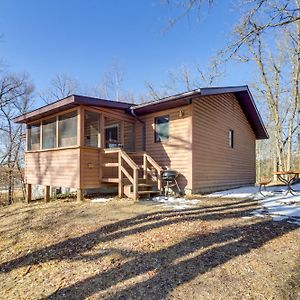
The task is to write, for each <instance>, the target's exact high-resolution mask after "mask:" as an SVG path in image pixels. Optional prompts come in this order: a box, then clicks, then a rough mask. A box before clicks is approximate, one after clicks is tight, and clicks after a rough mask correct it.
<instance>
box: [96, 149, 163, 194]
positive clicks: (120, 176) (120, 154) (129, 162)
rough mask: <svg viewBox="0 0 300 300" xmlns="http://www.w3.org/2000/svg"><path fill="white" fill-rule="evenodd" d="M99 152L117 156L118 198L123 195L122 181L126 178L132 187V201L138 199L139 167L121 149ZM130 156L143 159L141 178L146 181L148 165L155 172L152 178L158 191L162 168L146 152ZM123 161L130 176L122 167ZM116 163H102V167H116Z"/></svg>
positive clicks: (160, 183)
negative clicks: (130, 171)
mask: <svg viewBox="0 0 300 300" xmlns="http://www.w3.org/2000/svg"><path fill="white" fill-rule="evenodd" d="M101 151H102V152H103V153H104V154H118V163H117V164H118V181H119V196H120V197H123V194H124V181H123V179H124V178H125V177H126V178H127V179H128V180H129V181H130V182H131V183H132V185H133V195H132V196H133V199H134V200H136V199H138V183H139V182H138V170H139V169H140V167H139V166H138V165H137V164H136V163H135V162H134V160H133V159H132V158H131V157H130V156H129V155H128V153H126V152H125V151H124V150H123V149H122V148H112V149H101ZM130 155H131V156H140V157H143V165H142V168H143V178H144V179H145V180H146V179H147V174H148V170H149V168H148V165H151V166H152V167H153V168H154V169H155V170H156V172H155V173H156V174H154V175H153V176H155V177H156V179H157V187H158V190H159V191H160V190H161V188H162V178H161V172H162V170H163V169H162V168H161V166H160V165H159V164H158V163H157V162H156V161H155V160H154V159H153V158H152V157H151V156H150V155H148V154H147V153H146V152H138V153H137V152H135V153H130ZM123 161H124V162H125V163H126V164H127V165H128V166H129V167H130V168H131V169H132V171H133V172H132V174H133V175H132V176H131V174H130V173H129V172H128V171H127V169H126V168H125V167H124V166H123ZM115 164H116V163H111V162H109V163H104V166H106V165H107V166H108V167H112V166H116V165H115Z"/></svg>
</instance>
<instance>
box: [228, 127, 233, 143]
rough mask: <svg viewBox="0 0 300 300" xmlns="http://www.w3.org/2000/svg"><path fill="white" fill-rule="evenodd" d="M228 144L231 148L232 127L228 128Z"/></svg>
mask: <svg viewBox="0 0 300 300" xmlns="http://www.w3.org/2000/svg"><path fill="white" fill-rule="evenodd" d="M228 146H229V147H230V148H233V130H232V129H229V130H228Z"/></svg>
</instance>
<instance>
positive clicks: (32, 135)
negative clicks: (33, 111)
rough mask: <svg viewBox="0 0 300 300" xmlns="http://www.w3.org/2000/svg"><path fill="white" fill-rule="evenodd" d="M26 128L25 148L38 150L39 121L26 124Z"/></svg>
mask: <svg viewBox="0 0 300 300" xmlns="http://www.w3.org/2000/svg"><path fill="white" fill-rule="evenodd" d="M27 129H28V143H27V150H39V149H40V123H37V124H31V125H28V126H27Z"/></svg>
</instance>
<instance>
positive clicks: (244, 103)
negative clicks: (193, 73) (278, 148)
mask: <svg viewBox="0 0 300 300" xmlns="http://www.w3.org/2000/svg"><path fill="white" fill-rule="evenodd" d="M227 93H232V94H234V95H235V96H236V98H237V100H238V102H239V104H240V106H241V108H242V110H243V112H244V114H245V116H246V118H247V120H248V122H249V123H250V125H251V127H252V129H253V132H254V133H255V136H256V138H257V139H268V138H269V135H268V132H267V130H266V128H265V126H264V123H263V121H262V118H261V116H260V114H259V112H258V110H257V107H256V105H255V102H254V99H253V97H252V94H251V92H250V90H249V88H248V86H233V87H210V88H201V89H197V90H194V91H190V92H187V93H182V94H177V95H174V96H171V97H166V98H163V99H160V100H156V101H152V102H148V103H144V104H140V105H136V106H134V107H132V108H131V109H132V111H134V113H135V114H136V115H137V116H142V115H145V114H149V113H153V112H158V111H161V110H165V109H171V108H176V107H179V106H183V105H188V104H191V103H192V101H193V100H194V99H199V100H201V97H203V96H212V95H219V94H227Z"/></svg>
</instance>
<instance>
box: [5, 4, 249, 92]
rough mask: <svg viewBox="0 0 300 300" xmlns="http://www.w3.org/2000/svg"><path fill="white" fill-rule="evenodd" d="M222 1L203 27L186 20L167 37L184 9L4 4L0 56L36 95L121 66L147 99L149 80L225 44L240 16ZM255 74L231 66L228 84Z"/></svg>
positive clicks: (203, 60)
mask: <svg viewBox="0 0 300 300" xmlns="http://www.w3.org/2000/svg"><path fill="white" fill-rule="evenodd" d="M220 2H221V3H220ZM220 2H219V3H218V5H217V6H216V7H214V9H213V10H211V12H210V13H209V14H207V15H205V16H204V17H203V18H202V20H201V21H200V22H197V21H196V20H195V18H192V17H191V18H187V19H184V20H182V21H180V22H179V23H178V24H177V25H176V26H175V27H174V28H172V29H170V30H168V31H167V32H165V33H163V29H164V28H165V27H166V26H167V23H168V19H169V18H171V17H172V16H175V15H178V14H179V13H180V11H179V10H177V9H176V8H170V6H168V5H166V4H163V1H161V0H149V1H148V0H128V1H125V0H123V1H121V0H110V1H108V0H85V1H84V0H72V1H71V0H60V1H58V0H43V1H42V0H26V1H22V0H19V1H16V0H7V1H1V11H0V32H2V33H3V34H4V40H3V41H2V42H1V43H0V57H1V58H2V59H4V60H5V61H6V64H7V65H8V67H9V69H10V70H11V71H14V72H23V71H26V72H28V73H29V74H30V76H31V79H32V81H33V82H34V84H35V86H36V89H37V91H41V90H42V89H44V88H45V87H46V86H47V85H48V84H49V81H50V80H51V79H52V78H53V77H54V75H55V74H57V73H67V74H69V75H71V76H73V77H75V78H76V79H77V80H78V81H79V82H80V83H81V84H82V85H83V86H94V85H96V84H97V82H99V81H100V78H101V75H102V74H103V72H105V71H106V70H107V69H108V68H109V66H110V65H111V64H112V63H113V62H114V61H117V62H118V63H119V65H120V66H121V67H122V69H123V71H124V73H125V78H126V82H125V84H126V87H127V89H128V90H131V91H133V92H135V93H143V92H144V91H145V86H144V81H145V80H148V81H150V82H153V83H154V84H159V83H161V82H162V81H164V80H165V79H166V77H167V71H168V70H170V69H178V68H179V67H180V66H181V65H182V64H186V65H190V66H191V65H193V64H195V63H198V64H202V65H206V64H207V62H208V60H209V58H210V57H211V56H212V55H214V54H215V52H216V51H217V50H218V49H219V48H221V47H222V46H224V45H225V43H226V41H227V39H228V38H229V33H230V32H229V31H230V28H231V26H232V24H233V23H234V22H235V21H236V18H237V15H238V14H237V13H236V12H235V11H233V10H231V8H230V4H229V2H230V1H220ZM250 71H251V70H249V68H246V67H244V69H241V66H236V65H234V64H232V65H231V66H230V68H227V74H226V76H225V78H224V79H223V82H222V84H224V85H226V84H227V85H239V84H245V83H247V82H248V81H249V76H251V72H250Z"/></svg>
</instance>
